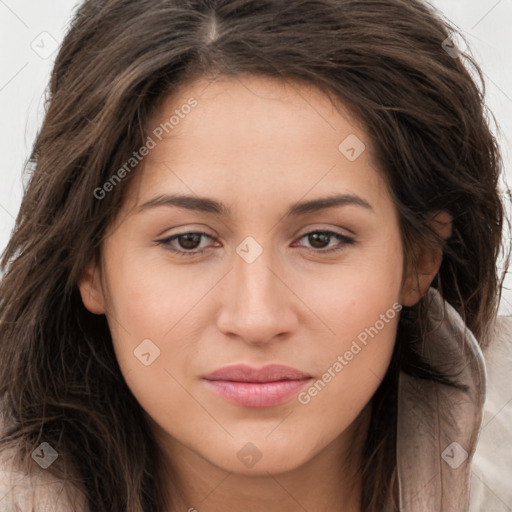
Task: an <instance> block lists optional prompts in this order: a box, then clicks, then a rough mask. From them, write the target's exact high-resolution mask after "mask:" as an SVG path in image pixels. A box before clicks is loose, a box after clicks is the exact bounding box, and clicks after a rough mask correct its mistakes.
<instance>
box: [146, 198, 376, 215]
mask: <svg viewBox="0 0 512 512" xmlns="http://www.w3.org/2000/svg"><path fill="white" fill-rule="evenodd" d="M348 205H352V206H360V207H362V208H365V209H367V210H370V211H374V209H373V207H372V206H371V205H370V203H369V202H368V201H366V200H365V199H363V198H362V197H359V196H356V195H354V194H336V195H333V196H328V197H320V198H318V199H312V200H309V201H302V202H297V203H293V204H292V205H291V206H290V207H289V208H288V211H287V212H286V213H285V216H291V217H298V216H300V215H305V214H308V213H313V212H317V211H320V210H326V209H328V208H334V207H336V206H348ZM161 206H167V207H169V206H175V207H178V208H184V209H187V210H193V211H200V212H205V213H211V214H213V215H215V216H217V217H224V218H227V217H230V216H231V208H230V207H229V206H227V205H225V204H223V203H220V202H219V201H216V200H215V199H211V198H208V197H199V196H190V195H180V194H161V195H158V196H156V197H154V198H153V199H150V200H149V201H146V202H145V203H144V204H142V205H141V206H139V208H138V210H137V211H138V212H141V211H144V210H148V209H152V208H158V207H161Z"/></svg>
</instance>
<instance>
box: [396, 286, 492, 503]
mask: <svg viewBox="0 0 512 512" xmlns="http://www.w3.org/2000/svg"><path fill="white" fill-rule="evenodd" d="M425 299H426V301H427V303H428V306H429V308H428V311H429V313H428V324H427V329H426V334H425V336H424V340H423V346H422V350H423V353H422V357H423V358H424V359H425V360H427V361H428V362H429V363H430V364H431V365H432V366H433V367H435V368H436V369H438V370H440V371H442V373H445V374H446V373H447V374H449V375H455V376H456V380H457V382H458V383H460V384H462V385H463V386H465V388H466V389H465V390H462V389H457V388H454V387H451V386H447V385H444V384H441V383H438V382H433V381H431V380H427V379H420V378H416V377H412V376H410V375H408V374H405V373H404V372H400V376H399V387H398V413H397V476H398V486H399V500H400V511H401V512H420V511H421V512H423V511H425V510H429V511H454V512H455V511H457V512H459V511H460V512H462V511H466V510H468V507H469V488H470V476H471V459H472V457H473V453H474V451H475V448H476V444H477V441H478V434H479V431H480V428H481V425H482V420H483V407H484V403H485V398H486V381H487V372H486V367H485V361H484V358H483V354H482V351H481V349H480V346H479V344H478V342H477V340H476V339H475V337H474V335H473V334H472V333H471V331H470V330H469V329H468V328H467V327H466V325H465V324H464V322H463V320H462V318H461V317H460V315H459V314H458V313H457V312H456V311H455V309H454V308H453V307H452V306H450V305H449V304H448V303H447V302H446V301H445V300H444V299H443V298H442V297H441V295H440V293H439V292H438V291H437V290H435V289H434V288H431V289H430V290H429V292H428V294H427V296H426V298H425Z"/></svg>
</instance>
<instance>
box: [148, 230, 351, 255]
mask: <svg viewBox="0 0 512 512" xmlns="http://www.w3.org/2000/svg"><path fill="white" fill-rule="evenodd" d="M316 233H322V234H326V235H329V236H330V237H331V238H332V237H336V238H338V239H339V240H340V241H341V242H342V245H340V246H337V247H334V248H331V249H311V248H309V247H307V248H306V249H307V250H308V251H310V252H314V253H317V254H330V253H334V252H338V251H342V250H344V249H345V246H346V245H352V244H354V243H355V240H354V239H353V238H350V237H348V236H346V235H342V234H341V233H337V232H336V231H329V230H324V229H317V230H315V231H309V232H307V233H304V234H303V235H302V236H301V237H299V240H300V239H302V238H305V237H307V236H309V235H312V234H316ZM185 235H202V236H205V237H207V238H212V239H213V237H211V236H210V235H208V233H204V232H202V231H187V232H185V233H178V234H177V235H172V236H170V237H167V238H163V239H161V240H157V241H156V243H157V244H158V245H162V246H164V247H165V248H166V249H167V250H169V251H171V252H172V253H174V254H176V255H177V256H185V257H187V256H188V257H192V256H197V255H199V254H203V253H205V252H206V251H207V250H208V249H209V248H206V249H198V250H197V249H196V250H195V251H179V250H176V249H173V248H172V247H171V245H170V244H171V242H172V241H173V240H176V239H177V238H179V237H181V236H185Z"/></svg>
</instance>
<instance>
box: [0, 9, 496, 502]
mask: <svg viewBox="0 0 512 512" xmlns="http://www.w3.org/2000/svg"><path fill="white" fill-rule="evenodd" d="M451 36H452V31H451V28H450V27H449V26H448V25H447V24H446V23H445V22H444V21H442V20H441V19H440V18H439V17H438V16H437V15H436V13H435V12H433V11H432V9H431V8H430V7H428V6H426V5H425V4H423V3H421V2H420V1H408V2H404V1H401V0H391V1H388V2H373V1H369V0H368V1H366V0H364V1H359V2H351V1H342V0H338V1H332V0H296V1H293V2H280V1H278V0H264V1H260V0H259V1H258V2H252V1H247V0H243V1H242V0H236V1H234V0H229V1H228V0H225V1H215V0H186V1H185V0H181V1H179V0H167V1H156V0H145V1H140V0H116V1H112V2H102V1H98V0H89V1H86V2H84V3H83V5H82V6H81V7H80V9H79V11H78V13H77V15H76V17H75V19H74V21H73V24H72V26H71V29H70V30H69V32H68V34H67V36H66V38H65V40H64V43H63V45H62V48H61V50H60V53H59V55H58V57H57V60H56V63H55V67H54V70H53V73H52V78H51V84H50V98H49V103H48V111H47V113H46V117H45V120H44V122H43V126H42V128H41V131H40V133H39V135H38V137H37V140H36V143H35V147H34V149H33V152H32V155H31V163H32V164H33V173H32V176H31V179H30V183H29V185H28V187H27V190H26V192H25V196H24V199H23V203H22V206H21V210H20V213H19V216H18V219H17V224H16V229H15V232H14V233H13V236H12V238H11V240H10V242H9V245H8V246H7V249H6V251H5V253H4V255H3V268H4V270H5V275H4V278H3V280H2V284H1V299H0V314H1V316H0V343H1V344H2V345H1V346H2V350H3V354H4V357H3V360H2V363H1V364H2V366H1V372H0V394H1V396H2V404H3V405H2V410H3V414H4V422H5V426H4V434H3V438H2V447H3V454H4V460H5V463H4V467H5V468H6V469H5V472H6V474H7V476H8V477H9V478H6V481H8V482H9V483H8V484H7V487H6V489H5V492H6V498H5V500H4V501H5V503H6V504H7V505H6V506H7V507H11V508H6V510H14V509H15V508H14V507H15V506H17V507H19V508H21V510H32V509H33V508H34V509H35V510H60V509H59V508H58V507H61V509H62V510H90V511H173V512H174V511H178V510H188V511H190V512H191V511H194V510H197V511H200V512H202V511H212V512H213V511H218V510H242V509H243V510H251V511H259V510H267V511H272V510H280V511H283V510H286V511H288V510H290V511H292V510H293V511H295V510H308V511H310V512H314V511H327V510H329V511H338V510H344V511H358V512H360V511H365V512H367V511H388V510H389V511H391V510H400V511H420V510H421V511H424V510H461V511H462V510H467V507H468V504H469V499H470V480H471V469H472V468H471V462H472V459H473V454H474V452H475V449H476V445H477V440H478V434H479V431H480V428H481V426H482V419H483V412H484V399H485V393H486V368H485V363H484V359H483V357H482V351H481V348H484V349H485V348H486V347H490V346H492V341H493V338H494V337H495V336H496V334H495V331H496V326H495V317H496V310H497V305H498V300H499V295H500V282H501V281H500V276H499V275H498V272H497V258H498V255H499V251H500V244H501V240H502V227H503V206H502V202H501V199H500V195H499V191H498V189H497V183H498V178H499V172H500V167H501V160H500V153H499V149H498V147H497V144H496V141H495V139H494V138H493V136H492V134H491V132H490V130H489V127H488V125H487V122H486V117H485V108H484V104H483V95H482V93H481V92H480V90H479V89H478V87H477V85H476V84H475V82H474V81H473V79H472V78H471V75H470V73H469V71H468V70H467V69H466V68H465V66H464V63H463V58H464V59H465V60H466V61H467V62H469V63H470V64H471V65H472V66H473V68H474V69H475V70H476V71H477V72H479V68H478V65H477V64H476V63H475V62H474V61H473V60H472V59H471V58H470V57H468V56H464V57H463V56H462V55H461V54H459V52H458V51H457V50H456V47H455V46H454V45H453V44H452V43H451V39H450V38H451ZM480 77H481V75H480ZM501 336H502V337H503V335H501ZM477 340H478V341H477ZM488 498H489V497H488V496H487V495H485V496H484V498H483V499H484V501H485V500H488ZM476 499H480V498H478V497H476V498H475V500H476ZM488 504H489V501H485V506H488ZM471 506H472V507H473V509H474V510H484V509H483V508H475V507H477V506H478V507H479V506H480V505H478V504H477V503H476V501H474V500H473V503H472V504H471ZM45 507H46V508H45Z"/></svg>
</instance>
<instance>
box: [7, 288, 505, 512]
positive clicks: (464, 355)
mask: <svg viewBox="0 0 512 512" xmlns="http://www.w3.org/2000/svg"><path fill="white" fill-rule="evenodd" d="M429 293H430V297H431V298H432V301H433V303H432V308H431V314H430V322H431V326H430V329H429V331H431V333H430V334H429V335H427V337H426V340H425V345H424V346H425V353H424V354H423V355H424V357H426V358H428V359H429V361H430V362H431V363H432V364H433V365H435V366H438V367H442V368H443V370H446V369H449V370H452V371H455V372H457V373H458V374H459V381H460V382H462V383H463V384H465V385H466V386H467V390H466V391H458V390H453V388H447V387H445V386H442V385H439V384H432V383H431V382H429V381H426V380H420V379H415V378H411V377H410V376H407V375H405V374H403V373H402V374H401V375H400V384H399V402H398V417H397V420H398V436H397V460H398V479H399V488H400V510H401V512H468V511H469V512H512V384H511V378H510V377H511V376H512V317H499V319H498V321H497V324H496V335H495V339H493V342H492V343H491V344H490V346H489V348H488V349H486V351H485V354H482V352H481V350H480V348H479V345H478V343H477V342H476V340H475V339H474V337H473V335H472V334H471V333H470V332H468V331H467V329H466V328H465V326H464V324H463V322H462V319H461V318H460V316H459V315H458V314H457V313H456V312H455V311H454V310H453V308H451V307H450V306H449V305H448V304H446V303H445V306H446V310H445V315H443V313H442V307H441V306H442V303H443V301H442V299H441V297H440V295H439V294H438V293H437V292H436V291H435V290H433V289H431V290H430V292H429ZM464 332H465V333H466V341H465V342H464V341H463V336H462V335H463V333H464ZM484 355H485V362H484ZM448 356H451V357H450V358H449V357H448ZM453 356H455V361H456V363H455V364H454V365H452V366H448V367H447V365H446V362H447V361H449V360H453V359H454V358H453ZM34 469H35V473H34V475H32V476H31V477H29V476H27V475H24V474H22V473H20V472H16V471H15V470H14V469H13V465H12V462H11V461H10V456H9V454H7V453H4V454H3V456H2V457H1V458H0V512H71V511H73V512H75V509H74V507H73V506H72V505H71V501H70V498H69V497H68V496H69V495H68V494H67V493H66V489H64V486H63V485H62V483H61V482H59V481H56V480H55V479H54V478H53V477H52V476H51V475H50V474H49V473H48V472H47V471H45V470H44V469H41V468H39V467H38V466H37V464H34ZM68 492H69V493H70V495H71V496H72V499H76V500H77V503H78V505H77V508H76V511H77V512H78V511H79V512H89V511H87V509H86V508H85V506H84V502H83V498H82V497H81V496H80V495H78V494H76V493H75V494H74V495H73V490H72V489H68Z"/></svg>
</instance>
